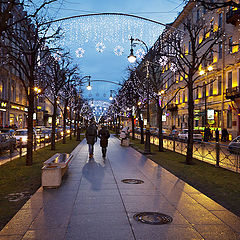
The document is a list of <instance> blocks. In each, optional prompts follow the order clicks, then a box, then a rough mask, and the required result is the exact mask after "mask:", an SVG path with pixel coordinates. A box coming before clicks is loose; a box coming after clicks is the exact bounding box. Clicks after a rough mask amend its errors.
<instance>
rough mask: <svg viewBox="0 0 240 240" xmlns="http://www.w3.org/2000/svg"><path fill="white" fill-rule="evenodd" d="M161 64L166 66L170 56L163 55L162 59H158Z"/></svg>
mask: <svg viewBox="0 0 240 240" xmlns="http://www.w3.org/2000/svg"><path fill="white" fill-rule="evenodd" d="M158 62H159V64H160V65H161V66H166V65H167V62H168V58H167V57H166V56H162V57H160V59H159V60H158Z"/></svg>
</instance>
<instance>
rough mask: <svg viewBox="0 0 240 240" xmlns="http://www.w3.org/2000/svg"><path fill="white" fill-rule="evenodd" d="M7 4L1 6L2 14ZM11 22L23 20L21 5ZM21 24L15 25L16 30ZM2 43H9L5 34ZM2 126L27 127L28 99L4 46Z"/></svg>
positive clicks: (0, 84)
mask: <svg viewBox="0 0 240 240" xmlns="http://www.w3.org/2000/svg"><path fill="white" fill-rule="evenodd" d="M5 7H6V6H5V4H4V3H2V4H1V8H0V10H1V12H2V11H4V8H5ZM11 13H12V17H11V18H10V19H9V21H10V22H12V21H15V20H18V19H20V18H23V16H24V14H25V12H24V11H23V8H22V7H21V6H20V5H16V6H14V8H13V9H12V11H11ZM19 25H20V23H17V24H16V25H14V27H15V28H16V27H17V26H19ZM1 36H2V38H1V40H2V41H5V42H7V41H8V40H7V38H6V35H5V33H2V34H1ZM0 59H1V61H0V63H1V64H0V126H3V127H4V126H16V127H19V128H23V127H26V119H27V111H28V109H27V99H26V94H25V90H24V88H23V85H22V82H21V81H20V79H19V77H18V76H19V73H18V72H17V71H16V69H15V68H13V67H11V66H10V64H8V59H7V54H6V51H5V49H4V47H3V46H1V47H0Z"/></svg>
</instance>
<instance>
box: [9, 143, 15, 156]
mask: <svg viewBox="0 0 240 240" xmlns="http://www.w3.org/2000/svg"><path fill="white" fill-rule="evenodd" d="M13 151H14V150H13V145H12V144H11V146H10V157H12V154H13Z"/></svg>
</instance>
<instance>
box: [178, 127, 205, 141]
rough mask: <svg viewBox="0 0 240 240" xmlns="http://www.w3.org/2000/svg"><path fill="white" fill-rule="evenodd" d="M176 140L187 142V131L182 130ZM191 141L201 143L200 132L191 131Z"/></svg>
mask: <svg viewBox="0 0 240 240" xmlns="http://www.w3.org/2000/svg"><path fill="white" fill-rule="evenodd" d="M178 138H179V139H180V140H185V141H186V140H187V139H188V129H183V130H182V131H181V132H180V133H179V134H178ZM193 140H195V141H202V133H201V131H200V130H193Z"/></svg>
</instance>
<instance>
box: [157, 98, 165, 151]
mask: <svg viewBox="0 0 240 240" xmlns="http://www.w3.org/2000/svg"><path fill="white" fill-rule="evenodd" d="M162 113H163V110H162V107H161V106H160V105H159V101H157V122H158V140H159V144H158V151H159V152H163V151H164V149H163V133H162Z"/></svg>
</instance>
